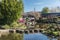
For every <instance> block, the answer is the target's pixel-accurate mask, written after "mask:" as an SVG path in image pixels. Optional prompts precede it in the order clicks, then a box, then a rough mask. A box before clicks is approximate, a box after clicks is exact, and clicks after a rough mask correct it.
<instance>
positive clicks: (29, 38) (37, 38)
mask: <svg viewBox="0 0 60 40" xmlns="http://www.w3.org/2000/svg"><path fill="white" fill-rule="evenodd" d="M24 40H50V38H49V37H47V36H45V35H44V34H41V33H34V34H24ZM52 40H57V39H55V38H54V39H52Z"/></svg>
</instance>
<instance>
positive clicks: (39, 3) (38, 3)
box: [34, 2, 44, 5]
mask: <svg viewBox="0 0 60 40" xmlns="http://www.w3.org/2000/svg"><path fill="white" fill-rule="evenodd" d="M43 4H44V3H43V2H37V3H34V5H43Z"/></svg>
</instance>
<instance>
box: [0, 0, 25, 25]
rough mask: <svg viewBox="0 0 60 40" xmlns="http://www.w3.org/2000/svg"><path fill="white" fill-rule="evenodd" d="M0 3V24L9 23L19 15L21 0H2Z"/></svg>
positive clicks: (21, 5) (21, 7) (21, 9)
mask: <svg viewBox="0 0 60 40" xmlns="http://www.w3.org/2000/svg"><path fill="white" fill-rule="evenodd" d="M0 3H1V4H0V13H1V15H2V18H0V24H11V23H13V22H14V21H17V20H18V19H19V18H20V17H21V14H22V12H23V8H24V7H23V2H22V0H19V1H18V0H2V2H0Z"/></svg>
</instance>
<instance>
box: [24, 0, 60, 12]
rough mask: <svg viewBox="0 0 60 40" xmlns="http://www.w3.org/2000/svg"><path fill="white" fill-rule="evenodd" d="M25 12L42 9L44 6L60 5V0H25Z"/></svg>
mask: <svg viewBox="0 0 60 40" xmlns="http://www.w3.org/2000/svg"><path fill="white" fill-rule="evenodd" d="M23 3H24V12H30V11H34V8H35V10H36V11H41V10H42V9H43V8H44V7H48V8H54V7H57V6H59V7H60V0H23Z"/></svg>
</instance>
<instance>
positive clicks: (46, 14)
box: [41, 13, 60, 16]
mask: <svg viewBox="0 0 60 40" xmlns="http://www.w3.org/2000/svg"><path fill="white" fill-rule="evenodd" d="M41 15H42V16H48V15H52V16H53V15H56V16H60V13H42V14H41Z"/></svg>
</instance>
